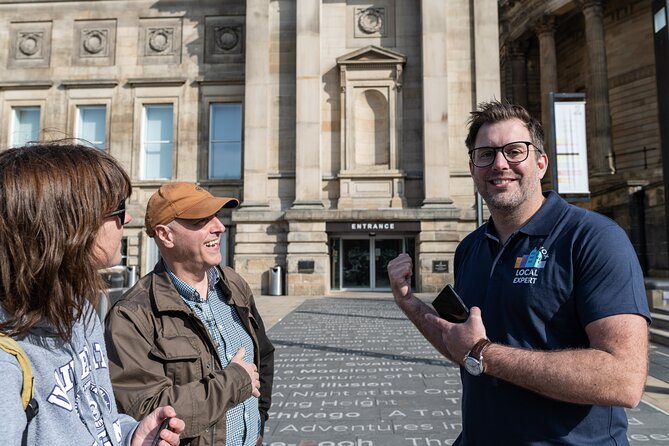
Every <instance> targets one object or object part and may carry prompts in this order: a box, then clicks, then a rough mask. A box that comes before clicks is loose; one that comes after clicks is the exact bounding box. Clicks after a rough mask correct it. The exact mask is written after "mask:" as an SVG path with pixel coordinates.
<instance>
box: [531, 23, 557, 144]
mask: <svg viewBox="0 0 669 446" xmlns="http://www.w3.org/2000/svg"><path fill="white" fill-rule="evenodd" d="M535 32H536V33H537V37H538V38H539V66H540V67H541V124H542V125H543V126H544V130H545V138H544V139H545V140H546V141H545V143H546V147H547V148H550V143H551V141H550V140H549V138H550V136H549V135H550V134H551V128H552V123H551V122H550V108H549V100H548V94H549V93H550V92H555V93H557V91H558V76H557V56H556V54H555V17H553V16H544V17H542V18H541V19H540V20H539V22H537V24H536V25H535Z"/></svg>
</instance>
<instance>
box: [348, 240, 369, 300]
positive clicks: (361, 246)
mask: <svg viewBox="0 0 669 446" xmlns="http://www.w3.org/2000/svg"><path fill="white" fill-rule="evenodd" d="M369 245H370V243H369V239H342V254H343V255H342V262H341V263H342V267H343V274H342V284H341V287H342V288H343V289H344V288H367V289H369V288H371V283H370V279H371V277H370V263H369Z"/></svg>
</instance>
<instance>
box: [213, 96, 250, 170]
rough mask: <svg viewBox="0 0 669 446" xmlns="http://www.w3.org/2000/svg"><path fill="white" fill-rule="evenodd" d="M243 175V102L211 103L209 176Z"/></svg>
mask: <svg viewBox="0 0 669 446" xmlns="http://www.w3.org/2000/svg"><path fill="white" fill-rule="evenodd" d="M241 177H242V104H240V103H232V102H230V103H228V102H226V103H217V104H211V106H210V113H209V178H215V179H240V178H241Z"/></svg>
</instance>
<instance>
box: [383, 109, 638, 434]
mask: <svg viewBox="0 0 669 446" xmlns="http://www.w3.org/2000/svg"><path fill="white" fill-rule="evenodd" d="M469 124H470V126H469V134H468V136H467V139H466V142H465V143H466V145H467V147H468V149H469V156H470V163H469V168H470V171H471V175H472V178H473V179H474V184H475V185H476V188H477V190H478V192H479V193H480V194H481V196H482V197H483V199H484V200H485V202H486V204H487V205H488V209H489V210H490V214H491V217H490V220H489V221H488V223H487V224H485V225H483V226H481V227H480V228H478V229H477V230H476V231H474V232H473V233H471V234H469V235H468V236H467V237H466V238H465V239H464V240H463V241H462V243H461V244H460V245H459V246H458V248H457V250H456V253H455V288H456V290H457V291H458V293H459V294H460V296H461V297H462V299H463V300H464V302H465V303H466V304H467V305H468V306H469V307H470V309H471V312H470V317H469V319H468V320H467V322H465V323H462V324H452V323H449V322H447V321H445V320H443V319H440V318H439V317H438V316H436V313H435V312H434V311H433V310H432V309H431V308H430V307H429V306H428V305H426V304H424V303H422V302H421V301H420V300H419V299H417V298H416V297H415V296H414V295H413V294H412V293H411V289H410V283H411V282H410V279H411V270H412V261H411V258H410V257H409V256H408V255H406V254H403V255H401V256H399V257H398V258H397V259H395V260H393V261H392V262H391V263H390V264H389V265H388V274H389V276H390V282H391V286H392V290H393V294H394V296H395V301H396V302H397V304H398V305H399V307H400V308H401V309H402V310H403V311H404V312H405V313H406V314H407V316H408V317H409V318H410V319H411V321H412V322H413V323H414V324H415V325H416V326H417V327H418V329H419V330H420V331H421V333H422V334H423V335H424V336H425V337H426V338H427V339H428V340H429V341H430V342H431V343H432V344H433V345H434V346H435V348H437V350H439V351H440V352H441V353H442V354H444V355H445V356H446V357H448V358H449V359H451V360H452V361H455V362H457V363H459V364H461V365H462V366H463V368H462V369H461V371H462V373H461V375H462V384H463V396H462V414H463V415H462V418H463V429H462V433H461V435H460V437H459V438H458V440H457V441H456V444H458V445H467V446H469V445H491V444H509V445H548V444H567V445H583V444H596V445H607V444H611V445H626V444H628V440H627V437H626V432H627V417H626V415H625V412H624V409H623V407H635V406H636V405H637V404H638V403H639V401H640V399H641V395H642V393H643V388H644V383H645V380H646V375H647V371H648V323H649V321H650V313H649V310H648V305H647V301H646V293H645V289H644V284H643V275H642V272H641V268H640V266H639V263H638V261H637V257H636V254H635V252H634V249H633V248H632V246H631V244H630V242H629V239H628V238H627V235H626V234H625V232H624V231H623V230H622V229H621V228H620V227H619V226H618V225H617V224H616V223H615V222H613V221H611V220H609V219H608V218H606V217H603V216H601V215H599V214H596V213H594V212H590V211H586V210H584V209H580V208H577V207H575V206H572V205H570V204H568V203H566V202H565V201H564V200H563V199H562V198H560V197H559V196H558V195H557V194H556V193H555V192H548V193H545V194H544V193H542V190H541V179H542V178H543V176H544V174H545V173H546V169H547V167H548V158H547V156H546V153H545V151H544V148H543V130H542V129H541V125H540V124H539V122H538V121H537V120H536V119H534V118H532V117H531V116H530V115H529V114H528V113H527V111H526V110H525V109H523V108H522V107H519V106H515V105H511V104H508V103H501V102H497V101H494V102H490V103H484V104H480V105H479V108H478V109H477V110H476V111H474V112H472V116H471V118H470V121H469Z"/></svg>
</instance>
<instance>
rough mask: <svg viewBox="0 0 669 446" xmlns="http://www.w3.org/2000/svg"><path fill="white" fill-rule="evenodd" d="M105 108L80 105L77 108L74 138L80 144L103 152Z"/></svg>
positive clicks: (105, 120) (105, 123)
mask: <svg viewBox="0 0 669 446" xmlns="http://www.w3.org/2000/svg"><path fill="white" fill-rule="evenodd" d="M106 126H107V107H106V106H104V105H80V106H78V107H77V127H76V129H75V134H76V137H77V138H79V139H81V140H82V143H84V144H88V145H90V146H92V147H96V148H98V149H101V150H104V148H105V139H106V133H107V129H106Z"/></svg>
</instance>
